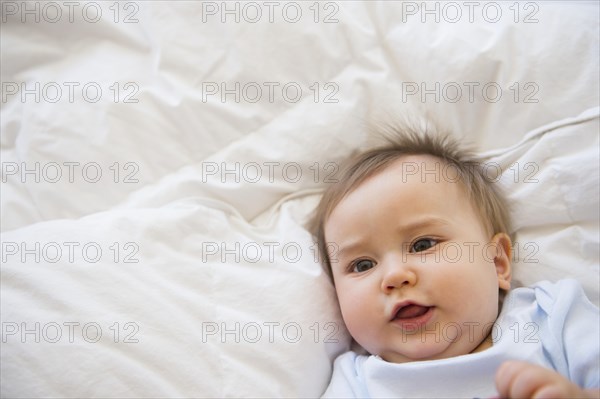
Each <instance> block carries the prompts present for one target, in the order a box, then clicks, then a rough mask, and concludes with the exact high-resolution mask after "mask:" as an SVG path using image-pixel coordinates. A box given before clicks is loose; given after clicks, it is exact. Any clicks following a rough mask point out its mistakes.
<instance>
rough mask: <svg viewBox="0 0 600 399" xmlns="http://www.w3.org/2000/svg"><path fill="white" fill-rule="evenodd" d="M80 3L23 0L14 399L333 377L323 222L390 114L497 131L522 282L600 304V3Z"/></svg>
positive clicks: (8, 304) (334, 342)
mask: <svg viewBox="0 0 600 399" xmlns="http://www.w3.org/2000/svg"><path fill="white" fill-rule="evenodd" d="M76 3H77V6H72V5H68V4H66V2H64V3H63V2H56V3H53V4H56V7H55V6H54V5H50V6H48V5H47V4H45V3H40V2H25V3H21V2H3V3H2V24H1V25H0V26H1V29H2V31H1V35H0V37H1V56H2V69H1V80H2V103H1V106H2V110H1V113H0V116H1V125H0V127H1V150H0V155H1V156H2V190H1V204H2V206H1V221H0V223H1V232H2V237H1V241H2V266H1V292H0V295H1V318H2V343H1V345H2V350H1V354H0V358H1V374H2V380H1V385H0V389H1V394H2V397H42V396H54V397H248V396H252V397H257V396H261V397H315V396H319V395H320V394H321V393H322V392H323V391H324V389H325V387H326V385H327V383H328V379H329V376H330V372H331V365H332V361H333V359H334V358H335V356H336V355H337V354H339V353H341V352H342V351H343V350H345V349H346V348H347V347H348V345H349V344H350V339H349V336H348V334H347V332H346V331H345V329H344V327H343V323H342V320H341V317H340V315H339V313H338V310H337V308H336V306H337V305H336V302H335V295H334V292H333V287H332V286H331V284H330V282H329V281H328V279H327V277H326V276H325V275H324V273H323V272H322V271H321V267H320V265H319V263H318V254H316V253H315V249H314V248H315V246H314V244H313V243H312V241H311V237H310V235H309V234H308V232H307V231H306V230H305V229H304V227H303V224H304V223H305V221H306V220H307V217H308V216H309V214H310V212H311V210H312V209H313V208H314V206H315V205H316V203H317V201H318V199H319V194H320V192H321V191H322V189H323V188H324V187H325V186H326V185H327V184H329V183H328V182H329V179H330V175H329V174H330V173H331V172H332V171H334V170H335V168H336V166H337V164H338V163H339V162H340V161H341V160H342V159H343V158H344V157H346V156H348V155H349V154H350V153H352V152H353V151H355V150H358V149H361V148H366V147H367V146H369V145H371V144H372V143H373V142H374V141H375V137H374V135H373V133H371V130H370V129H369V127H370V126H372V125H373V124H376V123H379V122H394V121H397V120H400V121H401V120H404V119H407V118H408V119H417V120H421V119H422V120H429V121H432V123H435V124H436V125H438V126H440V127H443V128H447V129H449V130H451V131H453V132H454V133H455V134H457V135H458V136H459V137H461V138H464V139H465V140H470V141H472V142H475V143H477V144H478V145H479V146H480V148H481V149H482V151H484V154H485V155H486V157H487V158H488V159H489V161H490V164H492V163H493V165H497V166H498V167H499V168H501V170H502V171H503V175H502V179H501V181H500V183H499V184H502V185H503V187H504V188H505V189H506V190H507V192H508V193H509V198H510V201H511V204H512V206H513V218H514V224H515V228H516V234H517V245H516V246H515V249H516V254H515V262H516V264H515V277H516V279H517V280H518V281H519V282H520V283H522V284H529V283H532V282H534V281H538V280H542V279H550V280H557V279H560V278H562V277H566V276H570V277H575V278H577V279H579V280H580V281H581V282H582V283H583V284H584V287H585V290H586V292H587V294H588V295H589V296H590V298H591V299H592V301H594V302H595V303H596V304H598V302H599V301H600V298H599V297H600V288H599V284H600V277H599V276H600V271H599V266H598V265H599V258H600V256H599V246H600V242H599V241H600V239H599V230H598V219H599V208H600V207H599V188H598V180H599V172H598V171H599V169H600V165H599V155H598V146H599V142H598V141H599V126H598V119H599V108H598V105H599V94H598V87H599V81H598V80H599V73H598V71H599V65H598V64H599V59H600V57H599V50H598V49H599V46H598V44H599V24H598V22H599V21H598V15H599V7H598V4H597V3H596V2H578V3H573V2H571V3H569V4H567V3H566V2H564V3H562V2H527V3H525V2H523V3H516V4H517V5H516V6H515V5H512V7H513V8H510V7H511V4H512V3H500V2H496V3H494V2H492V3H485V2H481V3H478V4H479V5H478V6H477V7H475V8H474V9H473V14H472V16H469V6H468V5H467V4H466V3H468V2H453V3H452V4H453V5H451V6H448V5H447V3H436V2H430V3H428V5H427V7H429V8H428V10H430V11H431V10H433V11H431V13H429V14H428V13H426V12H425V10H424V9H423V5H422V3H421V2H358V1H352V2H322V3H311V2H274V3H272V5H268V4H267V3H266V2H250V3H248V2H239V3H238V2H231V3H228V4H227V5H224V3H221V2H188V1H176V2H170V3H168V4H167V2H161V1H153V2H120V3H111V2H81V3H79V2H76ZM436 4H437V6H436ZM24 7H28V8H27V10H29V13H27V12H24ZM36 7H37V8H36ZM69 7H73V8H72V20H73V21H72V22H71V21H70V19H69V10H70V8H69ZM223 7H226V10H229V11H230V12H229V13H227V12H224V8H223ZM269 7H273V8H272V9H271V8H269ZM436 7H437V10H438V11H439V12H438V14H437V17H438V21H437V22H436V20H435V18H436V14H435V12H436V11H435V10H436ZM452 7H455V8H452ZM484 9H485V10H486V11H485V12H486V14H483V10H484ZM36 10H37V11H36ZM56 10H60V12H61V18H58V17H57V16H58V14H57V13H56V12H57V11H56ZM84 10H85V14H83V13H84ZM98 10H101V11H100V12H101V17H99V18H98V20H97V21H96V22H94V21H95V20H96V16H100V14H99V13H98ZM236 10H237V11H236ZM257 10H258V11H260V12H261V14H260V15H261V18H260V19H258V20H257V21H256V22H252V21H253V20H254V19H255V18H257V16H258V14H255V13H254V11H257ZM269 10H272V12H273V14H272V20H273V22H270V21H269V18H270V17H271V16H270V14H269ZM284 10H285V11H284ZM298 10H301V11H300V12H301V14H297V13H295V12H296V11H298ZM317 10H318V13H317ZM453 10H458V11H460V12H461V17H460V18H458V19H457V20H456V21H454V20H455V19H456V18H457V15H458V14H455V13H454V11H453ZM497 10H500V11H499V12H500V14H494V11H497ZM517 11H518V13H517ZM496 15H497V16H498V17H496ZM36 16H37V17H39V18H38V19H39V22H36V20H35V18H36ZM236 16H237V17H239V23H238V22H236V21H235V18H236ZM471 17H472V18H471ZM222 18H224V19H225V22H222ZM496 18H498V20H497V21H495V22H494V20H495V19H496ZM296 19H297V21H296V22H293V21H295V20H296ZM54 20H56V22H52V21H54ZM315 20H316V21H317V22H315ZM325 20H327V21H328V22H329V23H325V22H324V21H325ZM535 20H537V22H536V21H535ZM23 21H24V22H23ZM125 21H128V23H126V22H125ZM423 21H425V22H423ZM23 85H25V86H23ZM236 85H237V86H236ZM84 87H85V90H83V88H84ZM238 87H239V90H238V89H237V88H238ZM284 87H285V90H283V91H282V89H283V88H284ZM70 88H72V89H73V96H72V97H71V96H70V92H69V90H70ZM98 88H100V90H101V92H99V91H98ZM257 88H259V89H260V90H261V96H260V98H258V99H257V93H258V92H257ZM271 88H272V89H273V92H272V93H270V92H269V91H270V89H271ZM298 88H300V89H301V95H300V92H299V91H298ZM484 88H485V90H484ZM498 88H500V91H498ZM458 89H460V91H457V90H458ZM471 89H472V90H473V91H472V94H473V97H472V98H471V97H470V94H471V93H470V90H471ZM24 90H25V91H24ZM224 90H229V91H224ZM117 91H118V94H117ZM24 93H25V94H24ZM58 93H60V96H59V95H58ZM500 93H501V97H498V94H500ZM317 94H318V96H317ZM459 94H460V96H459ZM271 95H272V96H271ZM36 96H37V97H36ZM236 96H238V97H239V98H236ZM255 99H257V100H256V101H255V102H253V101H254V100H255ZM95 100H97V101H95ZM296 100H297V101H296ZM93 101H95V102H93ZM131 101H134V102H131ZM24 171H26V172H24ZM98 172H99V173H100V175H98ZM36 179H37V180H36ZM99 333H101V336H100V335H99ZM38 341H39V342H38Z"/></svg>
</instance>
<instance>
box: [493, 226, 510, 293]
mask: <svg viewBox="0 0 600 399" xmlns="http://www.w3.org/2000/svg"><path fill="white" fill-rule="evenodd" d="M491 242H492V244H494V245H495V247H496V253H495V256H494V265H495V266H496V273H497V274H498V287H500V288H501V289H503V290H507V291H508V290H509V289H510V280H511V278H512V266H511V262H510V260H511V256H512V242H511V240H510V237H509V236H508V235H507V234H505V233H498V234H496V235H495V236H494V237H492V241H491Z"/></svg>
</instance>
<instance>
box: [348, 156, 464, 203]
mask: <svg viewBox="0 0 600 399" xmlns="http://www.w3.org/2000/svg"><path fill="white" fill-rule="evenodd" d="M375 179H380V180H386V181H389V182H390V183H391V182H397V183H406V182H409V181H410V182H411V183H412V182H414V181H417V182H421V183H424V184H425V183H427V184H432V185H433V184H436V185H447V184H448V183H450V184H451V185H453V186H454V185H457V186H456V188H457V189H458V190H460V191H462V192H463V193H465V194H466V193H468V190H467V187H466V185H465V184H464V181H463V178H462V173H461V171H460V169H459V168H458V167H457V166H456V165H455V164H453V163H452V162H448V161H446V160H444V159H442V158H439V157H436V156H434V155H430V154H409V155H401V156H399V157H398V158H396V159H393V160H391V161H389V162H388V163H386V164H384V165H382V166H381V167H380V168H379V169H378V170H377V171H376V172H375V173H373V174H372V175H371V176H369V178H367V179H365V180H363V181H361V182H360V183H358V184H357V185H356V186H355V187H354V188H353V189H357V188H359V187H360V186H361V185H363V184H365V183H366V182H368V181H369V180H375Z"/></svg>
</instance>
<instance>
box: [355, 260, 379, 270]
mask: <svg viewBox="0 0 600 399" xmlns="http://www.w3.org/2000/svg"><path fill="white" fill-rule="evenodd" d="M351 266H352V271H353V272H354V273H362V272H366V271H367V270H369V269H371V268H372V267H373V266H375V265H374V264H373V262H372V261H370V260H368V259H361V260H359V261H358V262H354V263H353V264H352V265H351Z"/></svg>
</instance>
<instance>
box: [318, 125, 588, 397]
mask: <svg viewBox="0 0 600 399" xmlns="http://www.w3.org/2000/svg"><path fill="white" fill-rule="evenodd" d="M398 136H400V137H399V138H398V139H394V142H392V143H390V144H389V145H387V146H385V147H381V148H377V149H374V150H370V151H367V152H365V153H362V154H359V155H358V156H357V157H355V158H354V159H352V160H351V162H350V163H349V165H348V167H346V168H345V170H344V171H343V172H342V174H341V176H340V181H339V183H337V184H335V185H332V186H330V187H329V188H328V190H327V191H326V192H325V194H324V195H323V198H322V199H321V202H320V204H319V206H318V208H317V210H316V213H315V216H314V217H313V220H312V221H311V230H312V231H313V234H314V235H315V237H316V239H317V241H318V245H319V249H320V253H322V254H324V263H325V265H326V267H327V268H328V271H329V272H330V274H331V277H332V278H333V283H334V286H335V290H336V293H337V297H338V300H339V304H340V309H341V313H342V317H343V319H344V322H345V324H346V326H347V328H348V331H349V332H350V334H351V335H352V337H353V338H354V340H355V341H356V342H357V343H358V344H360V345H361V346H362V347H363V348H364V349H365V350H366V351H368V352H369V353H370V355H361V354H358V353H355V352H347V353H345V354H343V355H341V356H340V357H338V358H337V359H336V361H335V364H334V370H333V376H332V379H331V383H330V385H329V387H328V389H327V391H326V392H325V393H324V397H344V398H346V397H410V398H413V397H430V398H431V397H448V396H452V397H494V396H496V397H497V396H500V397H511V398H513V397H514V398H517V397H518V398H529V397H535V398H555V397H563V398H574V397H596V398H597V397H600V391H599V390H598V389H597V388H598V387H599V386H600V366H599V356H600V348H599V337H600V332H599V324H600V321H599V311H598V308H597V307H595V306H594V305H593V304H591V303H590V302H589V300H588V299H587V298H586V297H585V294H584V293H583V291H582V289H581V287H580V285H579V284H578V283H577V282H575V281H574V280H563V281H560V282H558V283H549V282H542V283H538V284H536V285H534V286H532V287H530V288H516V289H514V290H512V291H510V293H508V294H507V295H506V297H505V298H503V297H504V294H505V293H507V292H508V291H509V289H510V284H511V274H512V270H511V237H510V235H509V233H510V231H511V227H510V224H509V214H508V209H507V206H506V200H505V199H504V198H503V196H502V194H501V192H500V191H499V188H498V187H496V186H495V185H494V183H493V182H492V181H491V179H490V178H489V177H488V176H487V174H486V171H485V168H484V166H485V165H484V164H483V163H482V162H481V160H479V159H477V158H476V157H475V156H474V155H473V154H472V153H471V152H469V151H467V150H464V149H461V148H460V146H459V145H458V143H457V142H455V141H453V140H452V139H451V138H450V137H448V136H437V135H429V134H424V133H416V132H406V133H402V134H398Z"/></svg>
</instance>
